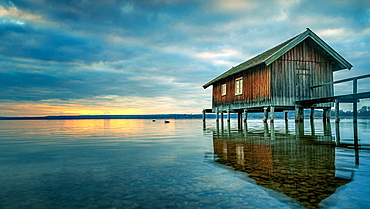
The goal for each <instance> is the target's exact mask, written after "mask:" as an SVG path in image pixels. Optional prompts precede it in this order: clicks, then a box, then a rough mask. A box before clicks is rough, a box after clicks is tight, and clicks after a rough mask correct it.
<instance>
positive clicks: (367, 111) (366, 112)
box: [332, 106, 370, 116]
mask: <svg viewBox="0 0 370 209" xmlns="http://www.w3.org/2000/svg"><path fill="white" fill-rule="evenodd" d="M333 112H334V111H332V113H333ZM352 115H353V111H344V110H339V116H352ZM358 116H370V107H368V106H362V107H361V108H360V109H359V110H358Z"/></svg>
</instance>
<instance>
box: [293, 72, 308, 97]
mask: <svg viewBox="0 0 370 209" xmlns="http://www.w3.org/2000/svg"><path fill="white" fill-rule="evenodd" d="M295 84H296V95H297V99H298V100H306V99H311V74H310V70H309V69H296V82H295Z"/></svg>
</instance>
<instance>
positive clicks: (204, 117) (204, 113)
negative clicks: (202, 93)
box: [202, 109, 206, 122]
mask: <svg viewBox="0 0 370 209" xmlns="http://www.w3.org/2000/svg"><path fill="white" fill-rule="evenodd" d="M202 113H203V122H206V110H205V109H203V111H202Z"/></svg>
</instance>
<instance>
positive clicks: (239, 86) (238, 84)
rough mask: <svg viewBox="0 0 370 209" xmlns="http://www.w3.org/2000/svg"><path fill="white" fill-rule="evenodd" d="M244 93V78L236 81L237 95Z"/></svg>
mask: <svg viewBox="0 0 370 209" xmlns="http://www.w3.org/2000/svg"><path fill="white" fill-rule="evenodd" d="M242 92H243V77H240V78H237V79H235V95H239V94H242Z"/></svg>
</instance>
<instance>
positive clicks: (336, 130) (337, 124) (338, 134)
mask: <svg viewBox="0 0 370 209" xmlns="http://www.w3.org/2000/svg"><path fill="white" fill-rule="evenodd" d="M335 135H336V137H337V139H336V141H337V145H339V144H340V130H339V123H335Z"/></svg>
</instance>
